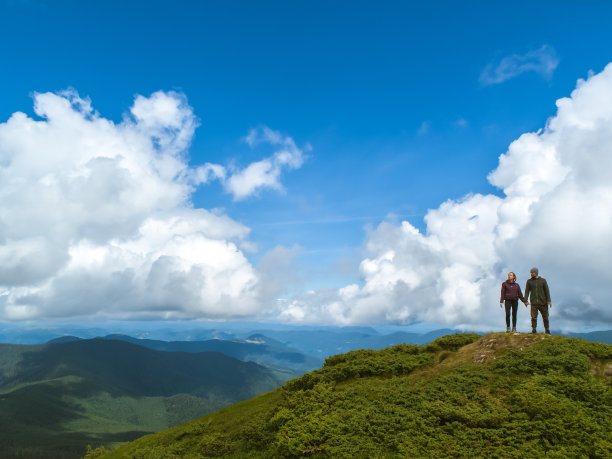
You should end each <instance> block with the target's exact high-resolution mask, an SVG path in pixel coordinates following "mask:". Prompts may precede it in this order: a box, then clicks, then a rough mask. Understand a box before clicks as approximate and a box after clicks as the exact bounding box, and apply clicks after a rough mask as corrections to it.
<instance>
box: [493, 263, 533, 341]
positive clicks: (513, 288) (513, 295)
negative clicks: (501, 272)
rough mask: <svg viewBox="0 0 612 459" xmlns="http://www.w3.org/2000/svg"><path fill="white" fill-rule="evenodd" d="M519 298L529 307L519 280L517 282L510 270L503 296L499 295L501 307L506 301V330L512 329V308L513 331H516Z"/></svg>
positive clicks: (502, 287)
mask: <svg viewBox="0 0 612 459" xmlns="http://www.w3.org/2000/svg"><path fill="white" fill-rule="evenodd" d="M519 299H520V300H521V301H522V302H523V303H525V307H527V302H526V301H525V298H523V292H521V287H520V286H519V284H518V282H516V276H515V274H514V273H513V272H512V271H510V272H509V273H508V279H507V280H505V281H504V282H502V286H501V296H500V297H499V307H500V308H501V307H502V305H503V304H504V303H505V304H506V332H509V331H510V309H512V331H513V332H515V331H516V311H517V309H518V300H519Z"/></svg>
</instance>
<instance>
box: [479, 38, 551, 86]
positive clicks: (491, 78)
mask: <svg viewBox="0 0 612 459" xmlns="http://www.w3.org/2000/svg"><path fill="white" fill-rule="evenodd" d="M558 65H559V58H558V57H557V53H556V52H555V50H554V49H553V48H552V47H550V46H548V45H543V46H542V47H541V48H539V49H536V50H532V51H528V52H527V53H525V54H512V55H511V56H506V57H504V58H502V59H497V60H494V61H493V62H491V63H489V65H487V66H486V67H485V69H484V70H483V71H482V73H481V74H480V78H479V81H480V84H482V85H485V86H488V85H493V84H500V83H503V82H504V81H507V80H510V79H512V78H515V77H517V76H519V75H521V74H523V73H526V72H535V73H537V74H539V75H540V76H541V77H542V78H544V79H545V80H550V79H551V78H552V76H553V73H554V72H555V70H556V68H557V66H558Z"/></svg>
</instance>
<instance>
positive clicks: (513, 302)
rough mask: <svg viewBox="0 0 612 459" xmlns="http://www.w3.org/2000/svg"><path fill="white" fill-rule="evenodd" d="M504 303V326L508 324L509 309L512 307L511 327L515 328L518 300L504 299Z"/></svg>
mask: <svg viewBox="0 0 612 459" xmlns="http://www.w3.org/2000/svg"><path fill="white" fill-rule="evenodd" d="M504 305H505V306H506V327H509V326H510V310H511V309H512V328H516V312H517V310H518V300H504Z"/></svg>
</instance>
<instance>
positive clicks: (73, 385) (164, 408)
mask: <svg viewBox="0 0 612 459" xmlns="http://www.w3.org/2000/svg"><path fill="white" fill-rule="evenodd" d="M290 374H291V373H290V372H289V373H283V372H280V371H278V370H272V369H269V368H265V367H262V366H260V365H257V364H255V363H252V362H241V361H239V360H237V359H234V358H231V357H228V356H225V355H223V354H220V353H217V352H203V353H185V352H162V351H155V350H151V349H147V348H145V347H142V346H137V345H134V344H131V343H127V342H124V341H111V340H103V339H93V340H73V341H67V342H60V343H54V344H47V345H36V346H28V345H11V344H0V457H2V458H10V457H15V458H17V457H19V458H34V457H40V458H45V459H48V458H54V457H57V458H76V457H81V456H82V455H83V454H84V451H85V447H86V446H87V444H96V445H107V446H112V445H114V444H117V443H120V442H124V441H128V440H133V439H135V438H138V437H141V436H142V435H145V434H147V433H152V432H157V431H160V430H163V429H166V428H168V427H171V426H175V425H178V424H181V423H184V422H187V421H189V420H191V419H195V418H198V417H200V416H202V415H204V414H206V413H211V412H213V411H216V410H218V409H220V408H222V407H224V406H228V405H231V404H233V403H236V402H238V401H240V400H245V399H248V398H251V397H253V396H255V395H257V394H260V393H262V392H266V391H269V390H271V389H273V388H275V387H278V386H279V385H280V384H282V383H283V382H284V381H286V380H287V377H288V375H290Z"/></svg>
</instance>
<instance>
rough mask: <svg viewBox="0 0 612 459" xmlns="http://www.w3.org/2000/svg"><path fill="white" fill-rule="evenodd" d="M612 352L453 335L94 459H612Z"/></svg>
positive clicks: (338, 368) (339, 369)
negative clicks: (326, 458) (272, 458)
mask: <svg viewBox="0 0 612 459" xmlns="http://www.w3.org/2000/svg"><path fill="white" fill-rule="evenodd" d="M611 379H612V346H610V345H607V344H602V343H591V342H587V341H584V340H581V339H576V338H565V337H561V336H547V335H531V334H520V335H510V334H505V333H494V334H489V335H485V336H482V337H481V336H479V335H475V334H458V335H449V336H445V337H442V338H439V339H437V340H436V341H434V342H433V343H431V344H428V345H425V346H417V345H398V346H394V347H391V348H387V349H383V350H379V351H371V350H362V351H353V352H349V353H347V354H342V355H337V356H334V357H330V358H328V359H327V361H326V363H325V365H324V367H323V368H322V369H320V370H316V371H313V372H311V373H308V374H306V375H303V376H302V377H300V378H297V379H294V380H291V381H289V382H287V383H286V384H285V385H284V386H282V388H279V389H277V390H274V391H272V392H270V393H267V394H264V395H261V396H258V397H255V398H254V399H251V400H248V401H245V402H241V403H238V404H236V405H234V406H231V407H228V408H225V409H223V410H221V411H219V412H216V413H213V414H211V415H207V416H205V417H203V418H202V419H199V420H196V421H192V422H190V423H187V424H185V425H182V426H179V427H175V428H173V429H169V430H167V431H164V432H160V433H158V434H154V435H150V436H146V437H143V438H141V439H139V440H136V441H134V442H132V443H127V444H125V445H122V446H120V447H119V448H117V449H116V450H113V451H112V452H107V451H103V450H102V449H98V450H94V451H91V452H90V453H89V455H88V457H89V458H93V457H98V456H100V457H104V458H128V457H129V458H136V457H138V458H162V457H163V458H185V457H190V458H199V457H245V458H246V457H249V458H250V457H302V456H310V455H314V456H319V457H411V458H412V457H423V458H431V457H508V458H525V457H544V456H546V457H559V458H561V457H564V458H565V457H594V458H595V457H601V458H604V457H612V387H611Z"/></svg>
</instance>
